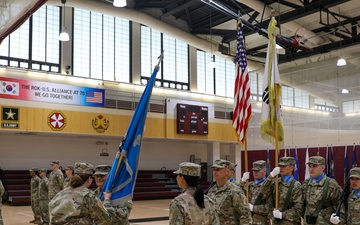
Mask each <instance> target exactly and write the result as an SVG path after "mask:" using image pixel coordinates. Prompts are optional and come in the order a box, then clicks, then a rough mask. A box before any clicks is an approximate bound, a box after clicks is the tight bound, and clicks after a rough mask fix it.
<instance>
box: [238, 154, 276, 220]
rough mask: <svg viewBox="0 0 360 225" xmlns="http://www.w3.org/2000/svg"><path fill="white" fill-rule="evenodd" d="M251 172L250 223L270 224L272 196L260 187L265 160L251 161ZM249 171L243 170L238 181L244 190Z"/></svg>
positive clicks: (263, 177) (264, 175)
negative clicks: (264, 192) (262, 191)
mask: <svg viewBox="0 0 360 225" xmlns="http://www.w3.org/2000/svg"><path fill="white" fill-rule="evenodd" d="M252 172H253V176H254V181H252V182H249V208H250V211H251V214H252V224H259V225H260V224H261V225H270V220H269V218H268V215H269V213H270V211H271V209H272V205H273V203H272V197H271V194H270V193H267V194H265V195H264V194H263V193H261V192H260V188H261V186H262V185H263V182H264V181H265V179H266V178H265V177H266V162H265V161H264V160H258V161H255V162H253V167H252ZM249 177H250V173H249V172H245V173H244V174H243V177H242V179H241V182H240V187H241V188H242V189H243V190H244V192H246V181H247V180H248V179H249Z"/></svg>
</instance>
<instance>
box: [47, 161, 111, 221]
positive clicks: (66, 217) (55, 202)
mask: <svg viewBox="0 0 360 225" xmlns="http://www.w3.org/2000/svg"><path fill="white" fill-rule="evenodd" d="M74 169H75V171H74V172H75V174H74V177H73V178H72V179H71V181H70V187H69V188H66V189H64V190H62V191H60V192H59V193H58V194H56V195H55V196H54V198H53V199H52V200H51V201H50V202H49V209H50V213H51V215H52V219H51V224H52V225H63V224H64V225H65V224H67V225H70V224H74V225H75V224H76V225H91V224H93V223H96V224H98V225H111V224H117V223H115V222H114V221H113V215H114V210H113V208H112V207H111V206H110V207H107V206H109V205H110V204H111V203H110V200H109V199H110V198H111V194H108V195H105V201H104V206H106V209H105V207H104V206H103V204H102V203H101V201H100V200H99V198H98V197H96V196H95V195H94V193H93V192H92V191H91V190H90V189H89V187H90V185H91V183H92V182H93V172H94V167H93V166H92V165H91V164H89V163H80V162H78V163H75V166H74ZM107 209H108V210H107Z"/></svg>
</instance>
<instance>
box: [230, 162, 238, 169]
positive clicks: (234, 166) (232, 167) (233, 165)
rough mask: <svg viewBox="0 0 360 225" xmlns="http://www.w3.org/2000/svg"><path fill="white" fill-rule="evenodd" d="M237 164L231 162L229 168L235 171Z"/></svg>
mask: <svg viewBox="0 0 360 225" xmlns="http://www.w3.org/2000/svg"><path fill="white" fill-rule="evenodd" d="M236 166H237V164H235V163H231V164H230V167H229V169H230V170H232V171H235V168H236Z"/></svg>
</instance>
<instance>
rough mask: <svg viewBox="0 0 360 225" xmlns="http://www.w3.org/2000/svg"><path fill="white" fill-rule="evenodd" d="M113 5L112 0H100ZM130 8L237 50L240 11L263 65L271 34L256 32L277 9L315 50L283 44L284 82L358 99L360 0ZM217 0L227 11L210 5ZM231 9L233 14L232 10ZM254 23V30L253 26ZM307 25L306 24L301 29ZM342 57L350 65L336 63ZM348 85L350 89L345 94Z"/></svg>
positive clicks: (254, 55) (196, 2)
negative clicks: (302, 49) (238, 15)
mask: <svg viewBox="0 0 360 225" xmlns="http://www.w3.org/2000/svg"><path fill="white" fill-rule="evenodd" d="M98 1H102V2H104V3H108V4H110V3H111V2H112V0H98ZM127 2H128V5H127V6H126V7H128V8H133V9H136V10H139V11H141V12H144V13H146V14H148V15H150V16H152V17H155V18H157V19H159V20H161V21H163V22H165V23H169V24H171V25H172V26H176V27H178V28H180V29H182V30H184V31H186V32H189V33H191V34H194V35H196V36H198V37H201V38H203V39H206V40H208V41H210V42H215V43H217V44H218V52H221V53H222V54H225V55H231V56H234V55H235V53H236V21H235V19H234V17H233V15H232V14H235V15H236V14H239V13H240V15H242V18H243V19H245V20H246V21H248V22H249V23H251V25H252V26H253V29H250V28H249V27H245V28H244V34H245V42H246V48H247V56H248V60H249V61H251V63H252V65H257V66H255V67H254V68H255V69H259V70H263V66H264V61H265V57H266V47H267V38H266V37H264V36H263V35H260V34H259V33H257V32H256V30H259V29H261V28H265V29H267V26H268V23H269V20H270V11H271V10H272V9H274V10H275V15H276V19H277V21H278V33H280V34H281V35H283V36H285V37H290V38H292V37H293V36H294V34H295V32H296V30H298V29H299V28H301V29H300V30H299V33H302V34H303V35H304V36H305V43H304V44H305V45H306V46H308V47H310V48H312V49H313V51H311V52H305V51H301V50H298V51H296V50H294V49H280V50H279V52H280V55H279V57H280V58H279V59H280V76H281V81H282V83H283V84H285V85H289V86H293V87H296V88H298V89H301V90H304V91H307V92H309V93H311V94H312V95H313V96H316V97H318V98H321V99H323V100H326V101H328V102H330V103H333V104H336V105H339V104H340V102H342V101H347V100H355V99H359V94H360V76H359V72H358V71H359V67H360V35H359V32H360V23H359V20H360V1H359V0H277V1H276V0H127ZM209 3H210V4H212V5H214V4H218V5H221V6H222V7H223V8H226V10H225V11H228V12H230V15H229V13H226V12H224V11H220V10H218V9H216V8H214V7H213V6H210V5H209ZM231 13H232V14H231ZM254 27H255V31H254ZM302 27H303V28H304V29H303V28H302ZM339 57H343V58H345V59H346V60H347V65H346V66H344V67H337V66H336V61H337V59H338V58H339ZM342 89H348V90H349V92H350V93H349V94H341V93H340V92H341V90H342Z"/></svg>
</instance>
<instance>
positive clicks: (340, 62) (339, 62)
mask: <svg viewBox="0 0 360 225" xmlns="http://www.w3.org/2000/svg"><path fill="white" fill-rule="evenodd" d="M336 65H337V66H346V60H345V59H344V58H340V59H338V61H337V62H336Z"/></svg>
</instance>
